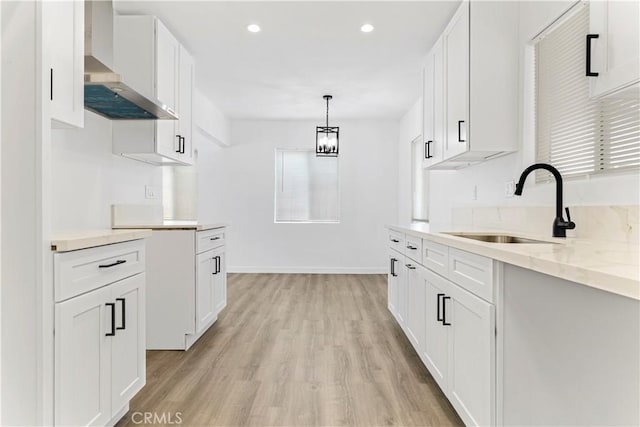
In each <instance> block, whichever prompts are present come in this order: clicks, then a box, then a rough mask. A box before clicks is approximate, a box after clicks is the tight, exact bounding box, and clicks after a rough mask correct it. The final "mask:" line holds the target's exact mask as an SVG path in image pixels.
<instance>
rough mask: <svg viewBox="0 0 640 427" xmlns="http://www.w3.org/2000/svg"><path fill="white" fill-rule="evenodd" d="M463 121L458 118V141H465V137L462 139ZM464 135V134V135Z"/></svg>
mask: <svg viewBox="0 0 640 427" xmlns="http://www.w3.org/2000/svg"><path fill="white" fill-rule="evenodd" d="M463 123H464V120H458V142H465V141H466V138H465V139H462V124H463ZM465 137H466V135H465Z"/></svg>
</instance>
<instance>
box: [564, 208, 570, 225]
mask: <svg viewBox="0 0 640 427" xmlns="http://www.w3.org/2000/svg"><path fill="white" fill-rule="evenodd" d="M564 211H565V212H566V213H567V221H568V222H571V214H570V213H569V208H568V207H566V208H564Z"/></svg>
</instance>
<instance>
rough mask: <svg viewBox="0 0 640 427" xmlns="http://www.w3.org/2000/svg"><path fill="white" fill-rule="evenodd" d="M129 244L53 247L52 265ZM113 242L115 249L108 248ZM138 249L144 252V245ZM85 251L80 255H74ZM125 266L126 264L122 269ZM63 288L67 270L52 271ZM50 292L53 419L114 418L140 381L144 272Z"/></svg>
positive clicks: (93, 422) (101, 421)
mask: <svg viewBox="0 0 640 427" xmlns="http://www.w3.org/2000/svg"><path fill="white" fill-rule="evenodd" d="M119 247H121V248H122V251H121V252H122V253H123V254H126V253H127V252H128V251H129V250H130V249H131V247H130V244H116V245H109V247H104V249H105V250H104V251H103V252H104V254H102V255H101V254H100V250H101V249H103V248H102V247H100V248H93V249H90V250H79V251H73V252H64V253H56V254H55V255H54V259H55V261H54V265H64V264H66V263H68V260H69V259H71V260H76V265H77V266H78V267H81V266H82V265H83V264H86V263H87V262H89V263H90V262H92V261H93V260H94V259H95V260H99V259H100V257H101V256H104V255H108V254H110V253H111V252H113V251H114V250H116V251H117V248H119ZM114 248H115V249H114ZM138 252H140V253H141V256H142V258H144V246H143V245H142V244H139V248H138ZM82 253H87V254H88V255H87V256H85V257H82V256H80V257H79V256H78V255H82ZM124 264H125V263H124V262H120V263H111V262H106V263H105V262H104V261H103V262H100V263H99V265H96V266H95V268H96V270H113V271H114V273H112V274H114V275H116V276H117V275H118V273H117V271H118V269H119V268H124V267H121V266H123V265H124ZM122 271H123V272H124V271H127V270H122ZM55 281H57V282H61V283H56V284H57V285H59V287H60V288H62V289H65V288H66V287H68V286H69V285H70V284H71V283H72V282H71V281H70V276H68V275H65V274H62V275H60V276H56V279H55ZM59 295H60V294H57V295H56V300H57V301H59V302H56V304H55V309H54V316H55V337H54V358H55V368H54V411H55V425H58V426H69V425H90V426H102V425H109V424H114V423H115V422H117V421H118V419H117V418H118V417H119V416H122V415H123V413H124V411H126V409H127V408H128V404H129V401H130V400H131V398H133V396H135V394H136V393H137V392H138V391H140V389H142V387H143V386H144V385H145V382H146V373H145V372H146V361H145V273H144V272H141V273H137V274H134V275H133V276H130V277H126V278H124V279H120V280H118V281H116V282H114V283H110V284H107V285H105V286H102V287H100V288H98V289H95V290H91V291H89V292H86V293H82V294H76V295H72V297H70V298H68V299H66V300H62V301H60V300H59V297H58V296H59Z"/></svg>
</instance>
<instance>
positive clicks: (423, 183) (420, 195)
mask: <svg viewBox="0 0 640 427" xmlns="http://www.w3.org/2000/svg"><path fill="white" fill-rule="evenodd" d="M423 146H424V144H423V143H422V138H421V137H418V138H416V139H415V140H413V142H412V143H411V194H412V196H411V200H412V206H411V220H412V221H414V222H415V221H428V219H429V215H428V214H429V209H428V200H429V198H428V197H427V193H428V191H429V172H428V171H426V170H425V169H423V168H422V156H423V154H424V151H423Z"/></svg>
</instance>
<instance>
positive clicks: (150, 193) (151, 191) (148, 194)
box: [144, 185, 156, 199]
mask: <svg viewBox="0 0 640 427" xmlns="http://www.w3.org/2000/svg"><path fill="white" fill-rule="evenodd" d="M144 198H145V199H155V198H156V188H155V187H154V186H153V185H145V186H144Z"/></svg>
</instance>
